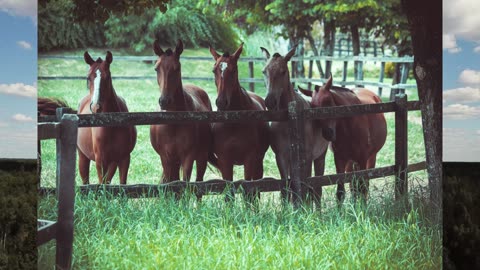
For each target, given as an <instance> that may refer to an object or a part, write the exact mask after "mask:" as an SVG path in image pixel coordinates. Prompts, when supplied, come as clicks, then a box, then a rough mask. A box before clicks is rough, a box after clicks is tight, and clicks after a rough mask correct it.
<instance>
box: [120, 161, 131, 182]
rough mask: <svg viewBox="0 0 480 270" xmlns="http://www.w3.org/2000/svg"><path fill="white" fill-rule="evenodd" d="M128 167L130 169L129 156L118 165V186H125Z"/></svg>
mask: <svg viewBox="0 0 480 270" xmlns="http://www.w3.org/2000/svg"><path fill="white" fill-rule="evenodd" d="M129 167H130V155H128V156H127V157H126V158H124V159H123V160H122V161H120V163H119V164H118V172H119V174H120V185H126V184H127V174H128V168H129Z"/></svg>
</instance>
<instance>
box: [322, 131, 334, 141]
mask: <svg viewBox="0 0 480 270" xmlns="http://www.w3.org/2000/svg"><path fill="white" fill-rule="evenodd" d="M322 136H323V137H324V138H325V140H327V141H330V142H334V141H335V139H336V134H335V130H334V129H332V128H322Z"/></svg>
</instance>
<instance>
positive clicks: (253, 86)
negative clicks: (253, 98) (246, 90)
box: [248, 61, 255, 92]
mask: <svg viewBox="0 0 480 270" xmlns="http://www.w3.org/2000/svg"><path fill="white" fill-rule="evenodd" d="M248 75H249V76H250V79H254V76H255V75H254V73H253V61H248ZM249 86H250V92H255V83H254V82H250V83H249Z"/></svg>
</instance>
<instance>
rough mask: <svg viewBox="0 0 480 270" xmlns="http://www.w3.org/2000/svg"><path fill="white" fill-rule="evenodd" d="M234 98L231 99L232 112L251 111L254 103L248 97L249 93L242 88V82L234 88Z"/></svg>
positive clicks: (237, 83)
mask: <svg viewBox="0 0 480 270" xmlns="http://www.w3.org/2000/svg"><path fill="white" fill-rule="evenodd" d="M232 90H233V91H232V96H231V97H230V102H231V103H230V108H229V109H230V110H250V109H252V106H253V101H252V99H251V98H250V96H249V95H248V93H247V91H246V90H245V89H243V88H242V87H241V86H240V82H238V80H237V81H236V84H235V85H234V87H233V88H232Z"/></svg>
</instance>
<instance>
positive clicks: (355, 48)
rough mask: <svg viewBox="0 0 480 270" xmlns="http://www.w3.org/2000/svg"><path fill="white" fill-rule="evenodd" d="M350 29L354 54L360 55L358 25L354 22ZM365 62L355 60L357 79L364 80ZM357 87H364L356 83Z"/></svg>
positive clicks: (354, 68)
mask: <svg viewBox="0 0 480 270" xmlns="http://www.w3.org/2000/svg"><path fill="white" fill-rule="evenodd" d="M350 31H351V33H352V46H353V56H359V55H360V35H359V34H358V25H356V24H352V25H350ZM362 72H363V62H361V61H355V64H354V65H353V74H354V77H355V80H356V81H357V80H359V81H360V80H361V81H363V74H362ZM355 86H356V87H363V85H359V84H357V85H355Z"/></svg>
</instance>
